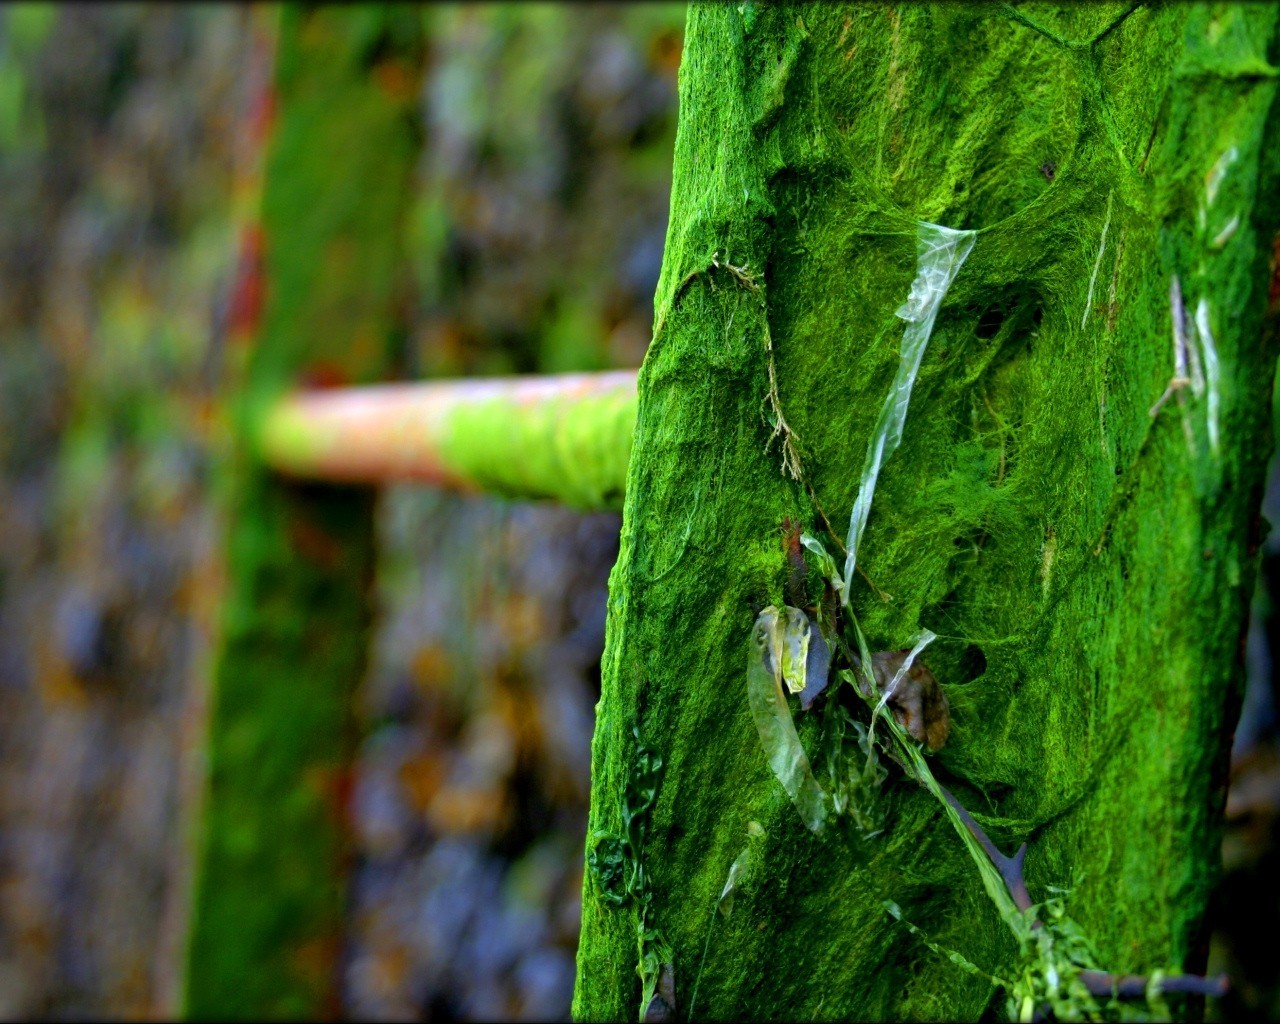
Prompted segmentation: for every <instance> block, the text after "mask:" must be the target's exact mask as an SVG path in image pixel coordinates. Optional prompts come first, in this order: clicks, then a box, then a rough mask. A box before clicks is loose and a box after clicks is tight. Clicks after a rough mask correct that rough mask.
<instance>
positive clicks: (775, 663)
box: [747, 606, 827, 832]
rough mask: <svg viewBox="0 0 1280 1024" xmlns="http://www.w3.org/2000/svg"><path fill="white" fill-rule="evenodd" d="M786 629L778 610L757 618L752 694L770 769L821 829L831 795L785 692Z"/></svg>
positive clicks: (750, 698) (803, 816)
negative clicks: (808, 751) (812, 760)
mask: <svg viewBox="0 0 1280 1024" xmlns="http://www.w3.org/2000/svg"><path fill="white" fill-rule="evenodd" d="M784 629H785V624H784V621H783V620H782V617H781V616H780V615H779V613H778V609H777V608H774V607H772V606H770V607H768V608H766V609H765V610H764V611H762V612H761V613H760V615H759V617H758V618H757V619H756V623H755V627H754V628H753V629H752V631H751V654H750V656H749V659H748V663H747V697H748V701H749V703H750V705H751V717H752V718H753V719H754V720H755V723H756V730H757V731H758V732H759V734H760V745H761V746H763V747H764V751H765V754H767V755H768V758H769V767H770V768H771V769H772V770H773V774H774V775H775V776H776V777H777V779H778V781H779V782H781V783H782V788H783V789H785V790H786V791H787V796H789V797H790V798H791V802H792V803H793V804H795V808H796V810H797V811H799V812H800V817H801V819H802V820H803V821H804V823H805V825H806V826H807V827H808V828H809V830H810V831H811V832H821V831H822V827H823V825H824V824H825V822H826V817H827V795H826V793H825V792H824V791H823V789H822V787H821V786H819V785H818V781H817V780H816V779H815V778H814V777H813V769H812V768H810V767H809V758H808V756H807V755H806V754H805V752H804V747H802V746H801V745H800V737H799V735H798V734H797V733H796V726H795V723H794V722H793V721H792V720H791V709H790V708H788V707H787V698H786V697H785V696H783V693H782V671H781V658H782V650H783V646H784V643H785V641H784V639H783V631H784Z"/></svg>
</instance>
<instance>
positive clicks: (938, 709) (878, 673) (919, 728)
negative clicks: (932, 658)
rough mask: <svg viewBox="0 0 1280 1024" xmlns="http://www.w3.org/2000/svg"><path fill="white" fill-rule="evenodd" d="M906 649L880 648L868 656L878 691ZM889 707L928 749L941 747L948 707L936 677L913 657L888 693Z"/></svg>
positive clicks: (947, 723)
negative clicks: (890, 649) (887, 649)
mask: <svg viewBox="0 0 1280 1024" xmlns="http://www.w3.org/2000/svg"><path fill="white" fill-rule="evenodd" d="M910 653H911V652H910V651H906V650H903V651H880V652H878V653H876V654H873V655H871V668H872V671H873V672H874V673H875V677H876V686H877V688H878V689H879V690H880V692H881V693H883V692H885V687H887V686H889V685H890V684H891V683H892V682H893V678H894V676H896V675H897V674H898V672H899V670H900V669H901V668H902V666H903V664H904V662H905V661H906V660H907V655H908V654H910ZM888 704H889V707H890V708H891V709H892V710H893V715H894V717H895V718H896V719H897V720H898V723H899V724H900V725H901V726H902V727H903V728H904V729H906V730H907V732H909V733H910V734H911V735H912V736H914V737H915V738H916V739H917V740H919V741H920V742H921V743H923V744H924V745H925V746H926V747H928V748H929V749H930V750H941V749H942V748H943V746H945V745H946V742H947V737H948V736H949V735H950V733H951V710H950V708H949V706H948V705H947V695H946V694H945V693H943V692H942V687H941V686H940V685H939V684H938V680H937V679H935V678H934V675H933V673H932V672H930V671H929V670H928V668H926V667H925V665H924V664H923V663H922V662H921V661H920V660H919V659H918V658H917V659H916V660H915V661H914V662H913V663H912V664H911V667H910V668H908V669H907V671H906V673H905V674H904V675H903V677H902V678H901V679H900V680H899V681H898V685H897V686H896V687H895V688H894V690H893V692H891V693H890V694H889V698H888Z"/></svg>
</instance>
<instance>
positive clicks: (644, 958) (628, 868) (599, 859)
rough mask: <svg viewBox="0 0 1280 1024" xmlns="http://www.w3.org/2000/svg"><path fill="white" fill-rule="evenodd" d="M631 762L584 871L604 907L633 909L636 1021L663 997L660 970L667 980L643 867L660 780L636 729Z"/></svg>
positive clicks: (667, 957) (667, 952)
mask: <svg viewBox="0 0 1280 1024" xmlns="http://www.w3.org/2000/svg"><path fill="white" fill-rule="evenodd" d="M635 740H636V752H635V763H634V765H633V768H632V772H631V775H630V777H629V778H628V780H627V786H626V789H625V790H624V792H623V798H622V801H621V804H620V806H619V808H618V813H619V816H620V818H621V821H622V829H621V831H620V832H616V833H611V832H606V831H597V832H595V833H593V835H592V837H591V847H590V851H589V852H588V854H587V867H588V869H589V876H590V877H591V878H593V879H594V880H595V883H596V886H597V887H598V890H599V893H600V898H601V899H602V900H604V902H605V903H607V904H608V905H609V906H611V907H614V908H622V907H628V906H632V907H634V908H635V941H636V955H637V963H636V973H637V974H638V975H639V976H640V987H641V998H640V1018H639V1019H640V1020H641V1021H643V1020H645V1019H646V1015H647V1014H649V1013H650V1012H651V1007H652V1004H653V1003H654V1000H655V997H656V998H658V999H660V1000H662V1001H663V1002H664V1003H665V1002H667V1000H666V999H664V998H663V997H664V996H665V995H666V993H659V992H658V986H659V982H660V981H661V980H662V975H663V972H664V970H665V971H666V972H667V975H668V981H669V984H672V985H673V984H674V982H673V981H672V980H671V978H670V975H671V967H670V964H671V947H670V946H669V945H668V944H667V942H666V940H665V939H664V938H663V936H662V931H661V930H660V929H659V928H657V927H656V926H655V925H654V923H653V920H652V916H651V907H652V904H653V895H654V893H653V888H652V885H651V882H650V879H649V875H648V873H647V872H646V871H645V862H644V855H645V838H646V835H647V833H648V830H649V811H650V810H651V809H652V807H653V802H654V800H656V799H657V796H658V787H659V785H660V784H661V782H662V756H661V755H660V754H658V753H657V752H656V751H654V750H653V749H652V748H650V747H646V746H645V745H644V744H642V743H641V742H640V732H639V730H636V733H635Z"/></svg>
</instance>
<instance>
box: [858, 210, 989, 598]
mask: <svg viewBox="0 0 1280 1024" xmlns="http://www.w3.org/2000/svg"><path fill="white" fill-rule="evenodd" d="M976 237H977V232H974V231H957V230H955V229H953V228H947V227H943V226H942V225H940V224H930V223H928V222H926V221H921V222H920V223H919V225H918V230H917V233H916V276H915V280H914V281H912V282H911V294H910V295H908V296H907V301H906V302H904V303H903V304H902V305H901V306H900V307H899V308H898V310H897V315H898V316H899V317H901V318H902V319H903V320H905V321H906V322H907V326H906V328H905V329H904V330H903V332H902V348H901V353H900V356H899V360H898V373H897V375H896V376H895V377H894V379H893V386H892V388H890V390H889V394H888V396H887V397H886V398H885V401H884V406H883V408H881V410H880V417H879V419H877V420H876V429H875V434H874V435H873V436H872V438H871V443H870V444H869V445H868V446H867V458H866V461H865V462H864V463H863V466H862V479H861V481H860V482H859V485H858V497H857V499H856V500H855V501H854V503H853V514H852V515H851V516H850V517H849V539H848V544H847V547H848V549H849V553H848V555H847V556H846V558H845V563H844V588H843V590H842V592H841V595H840V597H841V600H842V601H843V602H844V604H846V605H848V603H849V581H850V580H851V579H852V577H853V570H854V567H855V566H856V564H857V557H858V544H859V542H860V541H861V540H862V533H863V531H864V530H865V529H866V525H867V517H868V516H869V515H870V514H871V499H872V498H873V497H874V496H875V490H876V480H877V478H878V477H879V476H880V467H881V466H882V465H883V464H884V461H885V460H886V459H887V458H888V457H889V456H890V455H892V454H893V452H894V450H895V449H896V448H897V447H898V444H899V443H900V442H901V441H902V427H903V424H904V423H905V422H906V419H907V405H908V404H909V403H910V401H911V389H912V387H913V386H914V385H915V382H916V375H917V374H918V373H919V372H920V361H921V359H923V358H924V350H925V348H926V346H927V345H928V344H929V335H930V334H932V333H933V323H934V321H935V320H936V319H937V317H938V308H939V307H940V306H941V305H942V300H943V299H944V298H945V297H946V294H947V289H949V288H950V287H951V282H952V281H954V280H955V277H956V274H957V273H958V272H959V270H960V267H961V265H963V263H964V261H965V259H967V258H968V256H969V253H970V252H971V251H972V250H973V243H974V240H975V238H976Z"/></svg>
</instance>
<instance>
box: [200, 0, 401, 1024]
mask: <svg viewBox="0 0 1280 1024" xmlns="http://www.w3.org/2000/svg"><path fill="white" fill-rule="evenodd" d="M421 24H422V20H421V14H420V12H418V11H417V10H416V9H414V8H411V7H399V6H368V7H364V6H355V7H336V6H335V7H325V6H320V7H302V6H296V5H289V6H286V7H284V8H283V9H282V10H280V11H279V24H278V27H277V31H278V42H277V48H276V58H275V71H274V88H273V95H272V96H271V97H270V98H269V100H268V102H267V103H266V104H265V105H263V106H262V108H261V110H260V112H261V113H263V114H264V116H269V126H268V127H267V135H266V139H265V146H266V150H265V154H264V169H263V175H264V177H263V182H262V191H261V208H260V218H259V223H258V224H257V225H256V226H251V229H250V231H249V232H248V237H249V238H251V239H254V242H253V244H252V245H250V246H249V247H248V252H249V254H250V256H254V255H255V254H256V256H257V265H256V266H255V265H253V263H254V261H253V260H251V261H250V264H251V265H250V266H249V267H248V268H247V269H248V273H247V276H246V277H245V278H244V280H242V282H241V284H242V287H241V288H240V289H238V302H237V303H236V315H237V317H238V319H237V323H236V324H233V336H232V339H231V351H230V352H229V357H230V360H231V362H232V364H233V366H232V370H233V372H232V376H233V381H232V388H233V396H232V398H231V404H230V408H229V414H230V420H231V426H232V430H233V434H234V438H233V452H232V455H231V463H230V465H229V467H228V468H227V470H226V472H225V473H224V474H223V476H222V479H221V480H220V487H221V488H222V501H223V503H224V504H223V507H224V509H225V516H226V525H225V542H224V543H225V560H226V569H225V577H226V579H225V582H224V593H223V598H222V602H223V606H222V609H221V613H220V617H219V622H218V624H217V628H218V630H219V636H218V638H217V647H216V650H215V652H214V664H213V681H212V691H211V695H210V711H209V725H208V739H207V753H206V756H207V775H208V781H207V787H206V793H205V796H204V801H203V804H204V806H203V820H202V822H201V823H200V826H199V835H198V837H197V846H198V856H197V868H196V879H195V889H194V893H193V897H192V907H191V926H190V936H189V940H188V951H187V959H186V964H185V986H184V1000H183V1003H184V1005H183V1013H184V1015H186V1016H188V1017H191V1018H198V1019H207V1018H218V1019H224V1020H227V1019H237V1020H250V1019H258V1020H270V1019H315V1018H320V1017H335V1016H337V1015H338V999H337V992H338V979H337V958H338V952H339V948H340V939H341V927H342V919H343V913H344V891H345V874H346V869H347V866H348V865H347V840H346V815H347V807H346V802H347V791H348V789H349V782H348V780H349V772H350V759H351V756H352V752H353V747H354V740H355V735H354V717H353V707H352V697H353V694H354V691H355V687H356V684H357V683H358V682H359V680H360V678H361V675H362V672H363V670H364V666H365V660H366V654H367V648H368V643H369V626H370V617H371V615H370V613H371V607H370V601H371V593H370V583H371V575H372V567H373V497H374V496H373V492H372V490H371V489H366V488H355V487H333V486H325V485H318V484H299V483H291V482H287V481H285V480H283V479H281V478H278V477H277V476H275V475H274V474H273V473H272V472H270V471H269V470H268V469H267V467H266V466H265V465H264V464H263V463H262V461H261V459H260V458H259V455H258V452H257V450H256V431H257V429H258V425H259V423H260V419H261V416H262V414H263V412H264V411H265V410H266V409H267V408H268V406H269V405H270V403H271V402H272V401H273V400H275V399H276V398H278V397H279V396H280V395H281V394H282V393H283V392H284V391H285V390H286V389H288V388H290V387H294V386H299V385H302V384H312V385H315V384H362V383H370V382H373V381H377V380H381V379H385V378H386V377H387V376H388V374H389V371H390V370H391V368H392V361H393V352H394V347H395V339H396V336H397V332H398V331H400V330H401V329H402V327H403V325H402V324H401V323H400V322H399V317H400V311H401V309H402V303H403V299H404V295H405V292H404V287H403V285H404V280H403V272H404V260H403V257H402V240H403V235H404V227H405V219H406V211H407V209H408V207H409V201H410V198H411V192H412V182H413V172H414V168H415V166H416V160H417V156H418V152H419V148H420V127H419V123H418V115H417V97H418V88H419V83H420V79H421V67H422V53H423V40H422V28H421ZM255 296H258V297H260V298H261V305H260V315H258V314H257V312H256V311H255V307H256V306H257V305H258V303H257V302H256V300H255V298H254V297H255Z"/></svg>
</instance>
